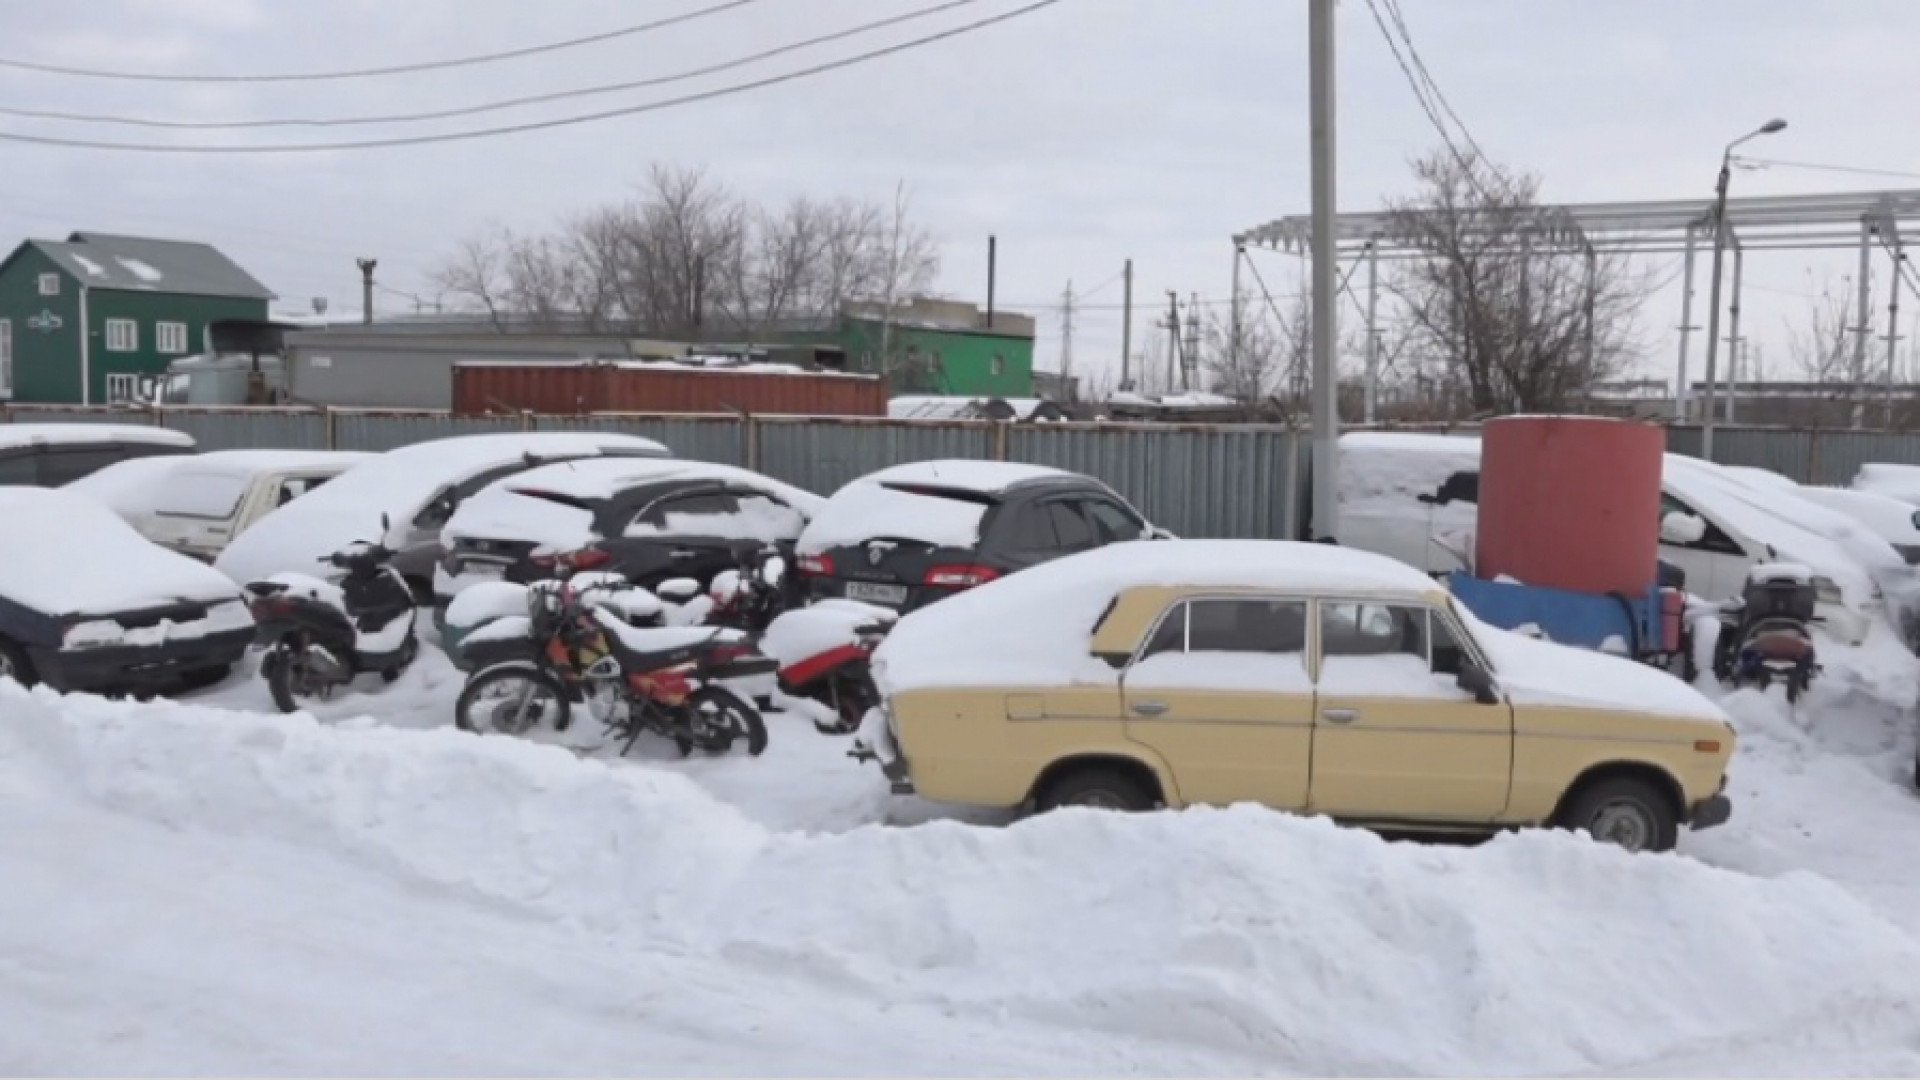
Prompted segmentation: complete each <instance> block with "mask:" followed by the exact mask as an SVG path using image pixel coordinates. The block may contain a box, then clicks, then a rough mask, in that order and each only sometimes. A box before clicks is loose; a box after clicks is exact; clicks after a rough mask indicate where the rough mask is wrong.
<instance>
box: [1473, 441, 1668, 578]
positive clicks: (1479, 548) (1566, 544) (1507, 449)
mask: <svg viewBox="0 0 1920 1080" xmlns="http://www.w3.org/2000/svg"><path fill="white" fill-rule="evenodd" d="M1480 440H1481V441H1480V515H1479V516H1480V522H1479V528H1478V536H1477V539H1476V542H1475V547H1476V551H1475V562H1474V570H1475V573H1477V574H1478V575H1479V576H1480V577H1482V578H1486V579H1492V578H1496V577H1499V576H1501V575H1503V574H1505V575H1509V576H1511V577H1514V578H1517V579H1519V580H1520V581H1522V582H1524V583H1526V584H1528V585H1540V586H1545V587H1548V588H1555V589H1566V590H1568V591H1571V592H1581V593H1590V594H1593V595H1606V594H1608V593H1615V592H1617V593H1622V594H1624V595H1626V596H1630V597H1634V598H1636V599H1638V598H1640V597H1644V596H1646V595H1647V593H1648V592H1649V591H1650V590H1651V589H1652V588H1653V586H1654V584H1655V582H1656V581H1657V580H1658V578H1659V565H1660V472H1661V466H1662V464H1663V461H1664V457H1665V453H1666V434H1665V432H1663V431H1661V429H1660V428H1658V427H1655V426H1653V425H1651V424H1641V423H1635V422H1633V421H1629V420H1612V419H1607V418H1604V417H1592V416H1509V417H1503V418H1500V419H1497V420H1489V421H1487V422H1486V424H1485V425H1484V427H1483V428H1482V429H1481V437H1480Z"/></svg>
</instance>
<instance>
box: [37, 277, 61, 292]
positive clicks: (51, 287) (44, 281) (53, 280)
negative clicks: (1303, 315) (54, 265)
mask: <svg viewBox="0 0 1920 1080" xmlns="http://www.w3.org/2000/svg"><path fill="white" fill-rule="evenodd" d="M40 295H41V296H59V295H60V275H59V274H52V273H48V274H41V275H40Z"/></svg>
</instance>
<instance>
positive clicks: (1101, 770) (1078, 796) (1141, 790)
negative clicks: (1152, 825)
mask: <svg viewBox="0 0 1920 1080" xmlns="http://www.w3.org/2000/svg"><path fill="white" fill-rule="evenodd" d="M1154 804H1155V800H1154V797H1153V792H1152V791H1150V790H1148V788H1147V785H1145V784H1143V783H1141V782H1140V780H1139V778H1138V777H1135V776H1131V775H1129V774H1128V773H1127V772H1126V771H1124V770H1122V769H1116V768H1113V767H1112V766H1108V765H1087V766H1083V767H1080V768H1076V769H1073V770H1071V771H1069V772H1067V773H1064V774H1063V775H1061V776H1059V777H1057V778H1056V779H1054V780H1053V781H1052V782H1050V783H1048V784H1047V786H1046V788H1045V789H1044V790H1043V791H1041V793H1040V797H1039V798H1038V799H1036V800H1035V801H1034V807H1035V809H1037V810H1039V811H1040V812H1042V813H1045V812H1046V811H1048V810H1058V809H1060V808H1061V807H1063V806H1084V807H1086V808H1088V809H1090V810H1119V811H1122V812H1126V813H1132V812H1137V811H1141V810H1151V809H1153V807H1154Z"/></svg>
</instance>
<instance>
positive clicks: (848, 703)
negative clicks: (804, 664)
mask: <svg viewBox="0 0 1920 1080" xmlns="http://www.w3.org/2000/svg"><path fill="white" fill-rule="evenodd" d="M823 696H824V697H825V698H826V700H825V701H824V702H822V703H821V704H824V705H826V706H827V707H828V708H830V709H832V710H833V711H834V715H835V716H836V717H838V719H837V720H836V721H835V722H833V723H831V724H821V723H815V724H814V725H813V726H814V728H815V730H817V731H819V732H820V733H821V734H822V735H851V734H853V733H854V732H856V731H858V730H860V721H861V720H863V719H865V717H866V715H867V710H868V709H870V708H872V707H873V706H875V705H878V704H879V702H878V701H875V700H874V693H873V682H872V679H871V678H870V677H869V676H868V674H867V668H866V665H864V664H862V665H860V666H859V667H856V668H850V669H848V670H847V671H845V672H843V673H842V674H840V675H838V676H836V677H835V678H834V679H833V681H832V682H830V683H828V684H827V688H826V693H825V695H823Z"/></svg>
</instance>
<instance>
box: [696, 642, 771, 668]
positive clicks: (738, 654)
mask: <svg viewBox="0 0 1920 1080" xmlns="http://www.w3.org/2000/svg"><path fill="white" fill-rule="evenodd" d="M757 655H759V650H757V649H755V648H754V647H753V646H751V645H746V644H740V645H716V646H714V647H713V651H712V652H711V653H709V654H708V656H709V658H710V659H711V660H712V661H713V662H714V663H716V664H726V663H731V662H733V661H735V660H740V659H743V658H745V657H749V656H757Z"/></svg>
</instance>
